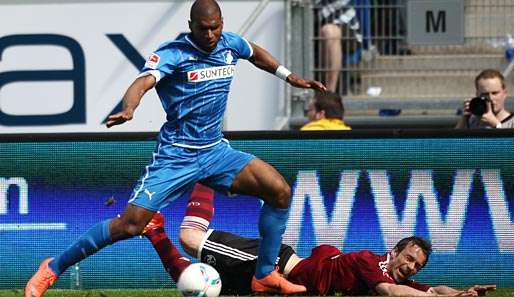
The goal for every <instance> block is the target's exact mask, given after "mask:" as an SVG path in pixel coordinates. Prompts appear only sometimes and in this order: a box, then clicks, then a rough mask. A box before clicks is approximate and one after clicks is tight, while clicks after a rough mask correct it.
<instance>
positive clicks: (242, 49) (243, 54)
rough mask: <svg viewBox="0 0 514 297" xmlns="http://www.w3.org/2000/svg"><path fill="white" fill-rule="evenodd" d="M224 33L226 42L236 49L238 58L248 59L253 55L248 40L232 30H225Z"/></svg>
mask: <svg viewBox="0 0 514 297" xmlns="http://www.w3.org/2000/svg"><path fill="white" fill-rule="evenodd" d="M224 34H225V38H226V39H227V42H228V43H229V44H230V46H231V47H232V48H233V49H234V50H236V52H237V54H238V56H239V57H240V58H242V59H246V60H248V59H249V58H250V57H252V56H253V48H252V45H251V44H250V42H248V40H246V39H245V38H244V37H242V36H239V35H237V34H235V33H232V32H226V33H224Z"/></svg>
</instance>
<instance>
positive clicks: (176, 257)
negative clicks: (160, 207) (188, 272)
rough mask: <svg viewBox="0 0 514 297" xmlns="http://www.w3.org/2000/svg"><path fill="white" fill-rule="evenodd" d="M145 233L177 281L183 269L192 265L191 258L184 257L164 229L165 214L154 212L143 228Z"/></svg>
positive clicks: (163, 263) (165, 267)
mask: <svg viewBox="0 0 514 297" xmlns="http://www.w3.org/2000/svg"><path fill="white" fill-rule="evenodd" d="M143 235H144V236H145V237H146V238H148V240H150V242H151V243H152V246H153V247H154V249H155V251H156V252H157V254H158V255H159V258H160V259H161V262H162V265H163V266H164V269H165V270H166V272H168V274H169V275H170V276H171V278H172V279H173V281H175V282H177V281H178V278H179V276H180V274H181V273H182V271H184V269H186V268H187V267H188V266H189V265H191V260H189V259H188V258H187V257H184V256H183V255H182V254H181V253H180V252H179V250H178V249H177V248H176V247H175V245H174V244H173V243H172V242H171V240H170V239H169V237H168V234H166V231H165V230H164V216H163V215H162V214H161V213H158V212H156V213H155V214H154V216H153V217H152V220H151V221H150V222H149V223H148V225H146V227H145V229H144V230H143Z"/></svg>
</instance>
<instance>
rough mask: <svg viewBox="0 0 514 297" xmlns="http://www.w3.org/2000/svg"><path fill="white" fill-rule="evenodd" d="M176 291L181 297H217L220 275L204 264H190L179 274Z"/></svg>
mask: <svg viewBox="0 0 514 297" xmlns="http://www.w3.org/2000/svg"><path fill="white" fill-rule="evenodd" d="M177 289H178V290H179V291H180V294H181V295H182V296H183V297H218V296H219V294H220V291H221V279H220V275H219V273H218V272H217V271H216V269H214V268H213V267H212V266H210V265H207V264H205V263H195V264H191V265H189V266H188V267H187V268H186V269H185V270H184V271H182V273H181V274H180V277H179V278H178V282H177Z"/></svg>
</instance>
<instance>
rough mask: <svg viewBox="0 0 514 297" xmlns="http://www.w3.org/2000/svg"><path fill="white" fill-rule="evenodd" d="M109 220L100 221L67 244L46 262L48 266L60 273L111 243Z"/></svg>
mask: <svg viewBox="0 0 514 297" xmlns="http://www.w3.org/2000/svg"><path fill="white" fill-rule="evenodd" d="M110 223H111V220H110V219H109V220H105V221H102V222H100V223H98V224H96V225H94V226H93V227H91V229H89V230H88V231H87V232H86V233H84V234H83V235H82V236H81V237H80V238H79V239H78V240H77V241H75V242H74V243H73V244H72V245H71V246H69V247H68V248H67V249H66V250H64V252H62V253H61V254H60V255H59V256H58V257H55V258H54V259H53V260H52V261H50V263H49V264H48V265H49V266H50V268H51V269H52V270H53V271H54V272H55V273H56V274H57V275H60V274H61V273H63V272H64V271H66V269H68V267H70V266H71V265H74V264H75V263H78V262H80V261H81V260H83V259H84V258H86V257H88V256H91V255H92V254H94V253H96V252H98V251H99V250H101V249H102V248H104V247H106V246H108V245H109V244H111V243H112V239H111V234H110V233H109V224H110Z"/></svg>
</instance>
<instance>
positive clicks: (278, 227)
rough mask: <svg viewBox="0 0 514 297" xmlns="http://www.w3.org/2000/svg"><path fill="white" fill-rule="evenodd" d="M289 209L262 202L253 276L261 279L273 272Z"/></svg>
mask: <svg viewBox="0 0 514 297" xmlns="http://www.w3.org/2000/svg"><path fill="white" fill-rule="evenodd" d="M288 217H289V209H284V208H274V207H272V206H270V205H268V204H264V206H262V208H261V213H260V217H259V232H260V234H261V243H260V246H259V257H258V258H257V266H256V267H255V277H256V278H257V279H261V278H263V277H265V276H266V275H268V274H270V273H271V272H273V270H274V269H275V262H276V261H277V256H278V253H279V252H280V245H281V243H282V234H284V231H285V230H286V223H287V218H288Z"/></svg>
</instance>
